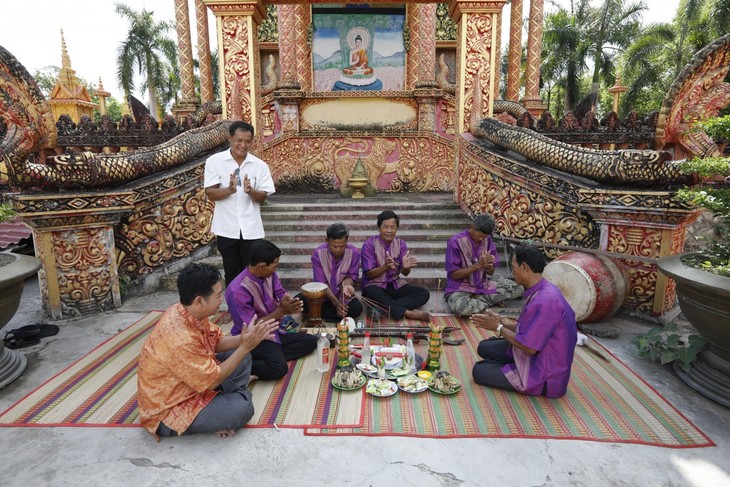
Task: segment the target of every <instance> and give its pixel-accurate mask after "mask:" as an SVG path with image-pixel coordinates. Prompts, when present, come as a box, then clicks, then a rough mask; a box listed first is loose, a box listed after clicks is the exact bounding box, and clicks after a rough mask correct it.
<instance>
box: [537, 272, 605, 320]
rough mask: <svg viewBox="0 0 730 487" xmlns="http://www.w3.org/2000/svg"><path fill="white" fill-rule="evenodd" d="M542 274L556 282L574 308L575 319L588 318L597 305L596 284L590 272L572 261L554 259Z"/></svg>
mask: <svg viewBox="0 0 730 487" xmlns="http://www.w3.org/2000/svg"><path fill="white" fill-rule="evenodd" d="M542 276H543V277H544V278H545V279H547V280H548V281H550V282H552V283H553V284H555V285H556V286H557V287H558V288H560V291H561V292H562V293H563V296H565V299H566V301H568V304H570V307H571V308H573V312H574V313H575V321H577V322H578V323H580V322H581V321H583V320H585V319H586V318H588V317H589V316H590V315H591V313H593V309H594V308H595V307H596V285H595V284H594V282H593V279H591V277H590V276H589V275H588V273H587V272H586V271H585V270H583V269H582V268H581V267H579V266H577V265H576V264H574V263H572V262H566V261H560V260H554V261H552V262H550V263H549V264H548V265H546V266H545V270H544V271H543V272H542Z"/></svg>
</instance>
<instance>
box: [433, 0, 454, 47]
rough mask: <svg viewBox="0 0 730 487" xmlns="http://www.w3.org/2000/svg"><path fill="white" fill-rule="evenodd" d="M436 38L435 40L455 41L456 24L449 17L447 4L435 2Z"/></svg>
mask: <svg viewBox="0 0 730 487" xmlns="http://www.w3.org/2000/svg"><path fill="white" fill-rule="evenodd" d="M436 40H437V41H455V40H456V24H455V23H454V21H453V20H451V17H449V4H448V3H437V4H436Z"/></svg>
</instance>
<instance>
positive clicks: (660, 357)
mask: <svg viewBox="0 0 730 487" xmlns="http://www.w3.org/2000/svg"><path fill="white" fill-rule="evenodd" d="M631 343H632V344H634V345H636V347H637V348H638V349H639V350H638V352H637V353H638V355H639V357H642V358H648V359H650V360H651V361H652V362H659V363H660V364H661V365H664V364H668V363H671V362H674V361H675V360H679V365H680V367H682V369H683V370H685V371H688V370H689V368H690V366H691V365H692V362H694V361H695V359H696V358H697V355H698V354H699V353H700V352H701V351H702V350H704V348H705V345H706V342H705V340H704V339H703V338H702V337H701V336H699V335H694V334H689V333H682V334H680V333H679V332H678V331H677V324H676V323H674V322H671V323H667V324H666V325H665V326H657V327H654V328H652V329H651V330H649V331H648V332H647V333H646V334H644V335H640V336H637V337H634V338H632V339H631Z"/></svg>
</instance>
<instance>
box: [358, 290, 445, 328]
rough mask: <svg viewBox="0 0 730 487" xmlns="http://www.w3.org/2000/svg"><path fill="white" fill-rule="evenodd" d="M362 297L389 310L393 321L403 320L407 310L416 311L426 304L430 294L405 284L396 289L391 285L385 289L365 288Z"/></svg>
mask: <svg viewBox="0 0 730 487" xmlns="http://www.w3.org/2000/svg"><path fill="white" fill-rule="evenodd" d="M362 295H363V296H364V297H366V298H368V299H372V300H373V301H377V302H378V303H380V304H381V305H383V306H385V307H388V308H390V317H391V318H393V319H394V320H400V319H401V318H403V316H405V314H406V311H407V310H409V309H416V308H418V307H419V306H423V305H424V304H426V303H428V299H429V298H430V297H431V293H429V292H428V289H426V288H425V287H421V286H412V285H411V284H406V285H405V286H402V287H400V288H398V289H396V288H395V287H393V284H388V286H387V287H385V288H382V287H378V286H365V288H364V289H363V290H362Z"/></svg>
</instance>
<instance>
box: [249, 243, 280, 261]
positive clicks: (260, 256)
mask: <svg viewBox="0 0 730 487" xmlns="http://www.w3.org/2000/svg"><path fill="white" fill-rule="evenodd" d="M278 257H281V249H280V248H279V247H277V246H276V245H274V244H273V243H272V242H269V241H268V240H263V239H261V240H256V241H255V242H253V243H252V244H251V248H250V250H249V252H248V261H249V264H250V265H252V266H254V265H257V264H261V263H263V264H266V265H271V264H273V263H274V261H275V260H276V259H277V258H278Z"/></svg>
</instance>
